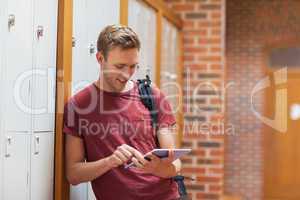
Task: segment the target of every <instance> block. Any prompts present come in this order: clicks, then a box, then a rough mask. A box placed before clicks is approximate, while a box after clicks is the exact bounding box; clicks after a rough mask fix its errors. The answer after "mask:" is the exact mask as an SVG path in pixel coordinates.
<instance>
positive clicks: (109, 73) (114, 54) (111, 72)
mask: <svg viewBox="0 0 300 200" xmlns="http://www.w3.org/2000/svg"><path fill="white" fill-rule="evenodd" d="M96 55H97V60H98V62H99V64H100V65H101V75H100V80H101V79H102V81H103V82H102V83H103V87H104V89H106V90H109V91H112V92H121V91H122V90H123V89H124V88H125V86H126V84H127V82H128V81H129V79H130V78H131V77H132V75H133V74H134V72H135V71H136V69H137V67H138V49H136V48H132V49H125V50H123V49H121V48H120V47H116V48H113V49H112V50H110V51H109V53H108V55H107V59H106V60H105V59H104V56H103V54H102V53H101V52H98V53H97V54H96Z"/></svg>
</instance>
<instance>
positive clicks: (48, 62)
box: [32, 0, 58, 131]
mask: <svg viewBox="0 0 300 200" xmlns="http://www.w3.org/2000/svg"><path fill="white" fill-rule="evenodd" d="M33 8H34V25H33V28H34V36H33V42H34V43H33V44H34V45H33V58H34V61H33V62H34V63H33V65H34V69H35V70H34V84H33V98H32V104H33V106H32V107H33V109H34V115H33V130H35V131H54V117H55V83H56V73H55V72H56V43H57V42H56V41H57V40H56V37H57V9H58V1H57V0H47V1H40V0H35V1H34V7H33ZM49 16H51V17H49Z"/></svg>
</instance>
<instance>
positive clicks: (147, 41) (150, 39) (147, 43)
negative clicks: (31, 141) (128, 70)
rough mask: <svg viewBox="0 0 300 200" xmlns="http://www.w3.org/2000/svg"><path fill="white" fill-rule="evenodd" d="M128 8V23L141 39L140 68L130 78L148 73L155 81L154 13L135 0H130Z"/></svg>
mask: <svg viewBox="0 0 300 200" xmlns="http://www.w3.org/2000/svg"><path fill="white" fill-rule="evenodd" d="M128 9H129V12H128V13H129V16H128V25H129V26H130V27H132V28H133V30H134V31H135V32H136V33H137V34H138V36H139V38H140V41H141V51H140V69H139V70H137V72H136V73H135V75H134V76H133V78H132V79H134V80H135V79H139V78H144V77H145V75H146V74H148V75H150V78H151V80H153V81H155V73H156V69H155V66H156V65H155V62H156V53H155V49H156V13H155V11H154V10H153V9H152V8H150V7H149V6H147V5H145V4H144V3H143V2H141V1H137V0H130V1H129V8H128ZM149 33H151V34H149Z"/></svg>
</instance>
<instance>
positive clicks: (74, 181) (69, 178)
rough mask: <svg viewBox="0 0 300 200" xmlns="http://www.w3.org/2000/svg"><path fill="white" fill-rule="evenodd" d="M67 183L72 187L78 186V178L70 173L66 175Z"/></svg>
mask: <svg viewBox="0 0 300 200" xmlns="http://www.w3.org/2000/svg"><path fill="white" fill-rule="evenodd" d="M67 181H68V182H69V184H71V185H73V186H76V185H78V184H80V181H79V179H78V177H76V175H74V174H72V173H67Z"/></svg>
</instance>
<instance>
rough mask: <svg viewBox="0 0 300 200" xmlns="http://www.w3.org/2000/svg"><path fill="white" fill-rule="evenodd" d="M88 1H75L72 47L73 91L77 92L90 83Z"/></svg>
mask: <svg viewBox="0 0 300 200" xmlns="http://www.w3.org/2000/svg"><path fill="white" fill-rule="evenodd" d="M86 6H87V2H86V0H74V1H73V13H74V14H73V49H72V63H73V64H72V93H73V94H75V93H77V92H78V91H79V90H80V89H82V88H83V87H84V86H86V85H87V84H88V82H87V80H86V77H85V74H86V71H87V59H88V56H89V54H88V41H87V14H86V13H87V8H86Z"/></svg>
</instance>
